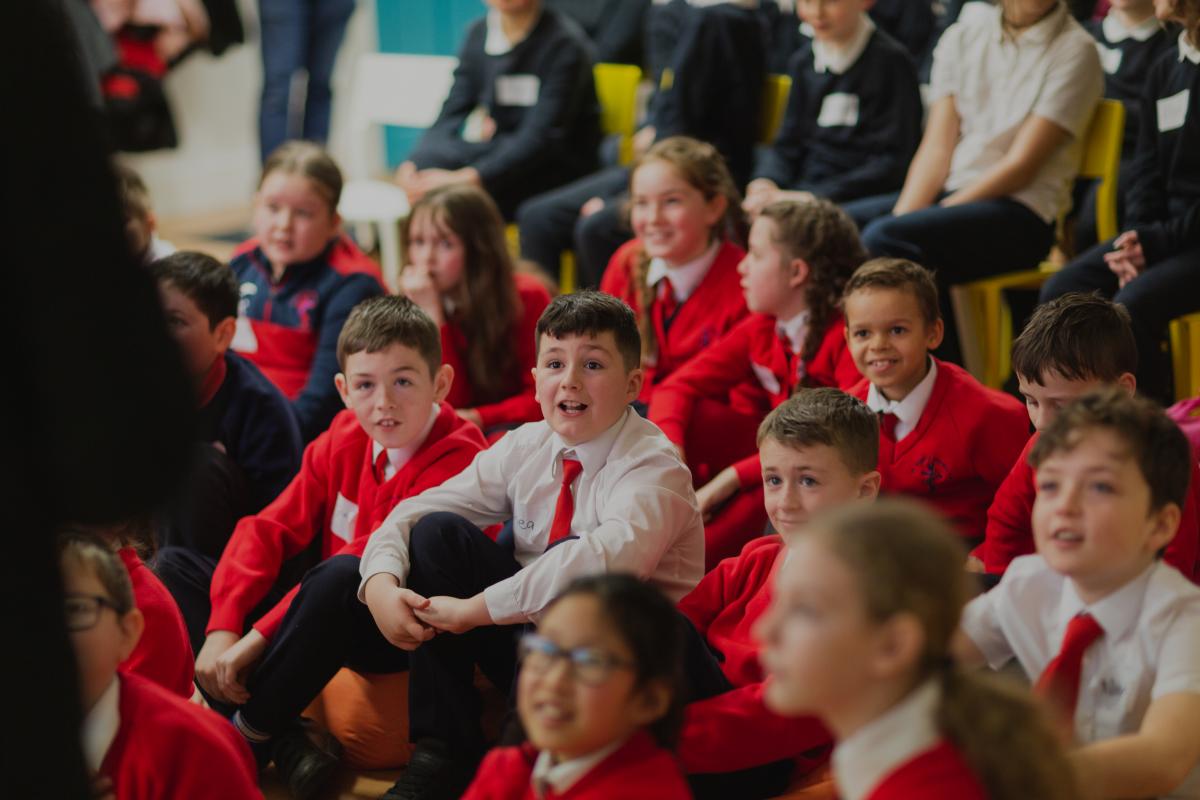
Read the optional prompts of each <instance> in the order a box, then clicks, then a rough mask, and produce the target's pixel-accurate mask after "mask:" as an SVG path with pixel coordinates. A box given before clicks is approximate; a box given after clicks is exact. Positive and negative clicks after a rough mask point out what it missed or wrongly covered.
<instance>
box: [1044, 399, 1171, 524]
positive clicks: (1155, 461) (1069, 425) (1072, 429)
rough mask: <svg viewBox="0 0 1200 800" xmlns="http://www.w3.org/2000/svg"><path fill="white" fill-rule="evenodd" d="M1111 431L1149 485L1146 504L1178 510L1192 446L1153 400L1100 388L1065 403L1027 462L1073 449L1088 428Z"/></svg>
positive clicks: (1152, 507) (1153, 507)
mask: <svg viewBox="0 0 1200 800" xmlns="http://www.w3.org/2000/svg"><path fill="white" fill-rule="evenodd" d="M1096 429H1103V430H1108V431H1112V433H1113V434H1115V435H1116V436H1117V438H1119V439H1120V440H1121V441H1122V442H1124V443H1125V445H1126V447H1128V448H1129V452H1130V454H1131V455H1132V456H1133V457H1134V459H1135V460H1136V461H1137V464H1138V468H1139V469H1140V470H1141V473H1142V477H1143V478H1145V479H1146V484H1147V485H1148V486H1149V487H1150V507H1151V509H1152V510H1157V509H1160V508H1162V507H1163V506H1165V505H1166V504H1167V503H1174V504H1175V505H1177V506H1179V507H1180V508H1183V504H1184V500H1185V498H1186V495H1187V488H1188V481H1189V480H1190V479H1191V477H1192V448H1191V445H1189V444H1188V440H1187V437H1185V436H1184V435H1183V431H1181V430H1179V426H1178V425H1176V424H1175V423H1174V422H1172V421H1171V419H1170V418H1169V417H1168V416H1167V415H1166V414H1164V413H1163V411H1162V409H1161V408H1159V407H1158V406H1157V405H1155V404H1154V403H1153V402H1151V401H1149V400H1147V399H1145V398H1143V397H1136V396H1131V395H1130V394H1129V393H1128V392H1126V391H1124V390H1123V389H1120V388H1117V387H1113V386H1106V387H1104V388H1103V389H1098V390H1096V391H1094V392H1089V393H1088V394H1085V395H1084V396H1083V397H1081V398H1079V399H1078V400H1076V401H1074V402H1073V403H1070V404H1069V405H1066V406H1064V407H1063V408H1062V410H1060V411H1059V412H1058V414H1056V415H1055V417H1054V421H1053V422H1051V423H1050V424H1049V425H1048V426H1047V427H1046V429H1045V430H1044V431H1042V432H1041V434H1040V435H1039V436H1038V440H1037V442H1035V443H1034V445H1033V449H1032V450H1031V451H1030V453H1029V463H1030V465H1031V466H1032V467H1033V468H1034V469H1037V468H1038V467H1040V466H1041V465H1042V464H1043V463H1044V462H1045V461H1046V459H1048V458H1049V457H1050V456H1051V455H1053V454H1055V453H1059V452H1069V451H1070V450H1073V449H1074V448H1075V447H1076V446H1077V445H1078V444H1079V442H1080V440H1081V439H1082V438H1083V437H1084V435H1086V434H1087V433H1088V431H1092V430H1096Z"/></svg>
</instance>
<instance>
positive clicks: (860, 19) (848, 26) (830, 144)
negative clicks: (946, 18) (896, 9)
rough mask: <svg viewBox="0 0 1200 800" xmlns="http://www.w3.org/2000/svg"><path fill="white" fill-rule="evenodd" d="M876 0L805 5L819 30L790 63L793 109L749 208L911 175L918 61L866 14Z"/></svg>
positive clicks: (750, 191) (761, 165)
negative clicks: (906, 173)
mask: <svg viewBox="0 0 1200 800" xmlns="http://www.w3.org/2000/svg"><path fill="white" fill-rule="evenodd" d="M873 4H874V0H838V1H837V2H832V3H801V4H799V6H798V9H797V10H798V11H799V12H800V18H801V19H803V20H804V22H805V23H806V28H807V29H808V31H809V32H810V33H811V36H812V38H811V39H807V38H806V39H805V40H804V43H803V44H802V45H801V47H800V49H799V50H798V51H797V52H796V54H795V55H793V56H792V59H791V61H790V62H789V64H788V76H789V77H790V78H791V79H792V90H791V94H790V95H789V97H788V104H787V111H786V112H785V114H784V118H783V124H782V125H781V127H780V129H779V133H778V135H777V136H776V137H775V141H774V143H773V144H772V146H771V147H769V148H766V149H765V150H763V151H762V153H761V155H760V156H759V161H758V164H757V166H756V168H755V171H754V180H752V181H750V184H749V185H748V186H747V187H746V203H745V209H746V211H747V212H748V213H750V214H757V213H758V212H759V210H761V209H762V208H763V206H765V205H767V204H768V203H772V202H775V201H776V200H785V199H802V198H807V197H811V196H813V195H815V196H817V197H827V198H829V199H830V200H833V201H835V202H839V203H841V202H845V201H847V200H856V199H858V198H862V197H870V196H872V195H878V194H884V193H886V192H894V191H897V190H898V189H899V188H900V187H901V185H902V184H903V183H904V173H905V171H906V170H907V169H908V162H909V161H910V160H911V159H912V156H913V153H914V152H916V149H917V143H918V142H919V141H920V139H921V119H922V116H923V113H924V111H923V109H922V107H921V93H920V90H919V87H918V85H917V68H916V65H915V63H914V60H913V57H912V56H911V55H910V54H909V53H908V52H907V51H906V50H905V49H904V47H903V46H902V45H901V44H900V43H899V42H897V41H896V40H895V39H893V38H892V37H891V36H889V35H888V34H887V33H885V32H883V31H882V30H877V29H876V28H875V23H874V22H872V21H871V18H870V17H869V16H867V10H868V9H869V8H871V7H872V5H873ZM904 5H905V6H906V7H907V6H910V5H914V6H916V5H922V4H920V3H908V2H905V3H904ZM925 6H926V8H925V11H926V13H928V12H929V8H928V4H925ZM900 13H901V14H903V13H904V12H903V11H901V12H900ZM910 13H911V12H910Z"/></svg>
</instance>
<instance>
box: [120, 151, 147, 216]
mask: <svg viewBox="0 0 1200 800" xmlns="http://www.w3.org/2000/svg"><path fill="white" fill-rule="evenodd" d="M113 170H114V171H115V172H116V173H117V192H118V194H119V195H120V197H121V207H122V208H123V209H124V212H125V217H126V219H139V220H145V219H147V218H148V217H149V216H150V191H149V190H148V189H147V188H146V182H145V181H143V180H142V176H141V175H139V174H137V172H136V171H135V170H134V169H133V167H131V166H129V165H128V164H125V163H123V162H120V161H116V162H114V163H113Z"/></svg>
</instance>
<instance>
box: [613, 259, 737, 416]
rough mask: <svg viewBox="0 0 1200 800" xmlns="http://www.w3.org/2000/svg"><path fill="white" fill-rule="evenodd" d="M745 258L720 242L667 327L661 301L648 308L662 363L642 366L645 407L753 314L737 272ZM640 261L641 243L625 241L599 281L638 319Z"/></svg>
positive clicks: (639, 306)
mask: <svg viewBox="0 0 1200 800" xmlns="http://www.w3.org/2000/svg"><path fill="white" fill-rule="evenodd" d="M745 255H746V251H745V250H743V249H742V248H740V247H738V246H737V245H736V244H733V243H731V242H722V243H721V247H720V249H719V250H717V257H716V259H714V260H713V263H712V266H711V267H709V269H708V274H706V275H705V276H704V280H702V281H700V285H699V286H697V287H696V291H695V292H693V293H692V296H691V297H689V298H688V299H687V301H686V302H684V303H683V304H682V305H681V306H679V308H678V309H677V310H676V312H675V316H674V318H673V319H672V320H670V322H669V324H668V323H667V322H666V321H665V320H663V315H662V312H661V309H660V308H659V305H660V304H659V302H658V300H657V299H656V300H655V301H654V303H653V304H652V306H651V308H649V309H647V311H646V313H647V314H649V315H650V319H651V320H653V322H654V332H655V338H656V339H657V340H658V348H657V351H658V359H657V361H656V362H655V363H654V364H643V365H642V367H643V369H644V370H645V374H646V380H645V383H644V384H643V386H642V394H641V397H639V398H638V399H640V400H641V401H642V402H643V403H649V402H650V397H651V395H652V394H653V393H654V390H655V389H656V388H657V386H658V385H659V384H661V383H662V381H663V380H664V379H665V378H666V377H667V376H668V375H670V374H671V373H672V372H674V371H675V370H676V369H678V368H679V367H681V366H683V365H684V363H686V362H687V361H688V359H690V358H691V357H692V356H694V355H696V354H697V353H699V352H700V351H701V350H704V349H705V348H708V347H710V346H712V345H713V344H715V343H716V341H717V340H718V339H720V338H721V337H722V336H723V335H724V334H725V332H726V331H728V330H730V329H731V328H733V326H734V325H736V324H737V323H738V321H739V320H741V319H742V317H745V316H746V314H748V313H749V312H748V311H747V310H746V300H745V298H744V297H743V296H742V286H741V277H740V276H739V275H738V273H737V265H738V262H740V261H741V260H742V258H744V257H745ZM641 257H642V243H641V241H640V240H638V239H633V240H631V241H628V242H626V243H625V244H623V245H621V246H620V248H618V249H617V252H615V253H613V257H612V259H611V260H610V261H609V262H608V268H607V269H605V270H604V277H603V278H602V279H601V280H600V291H602V292H607V293H608V294H611V295H612V296H613V297H618V298H620V299H621V300H624V301H625V302H626V303H628V304H629V307H630V308H632V309H633V311H634V313H635V314H641V311H642V309H641V301H640V300H639V299H638V294H639V290H638V285H637V281H636V280H635V271H636V268H637V263H638V260H639V259H640V258H641Z"/></svg>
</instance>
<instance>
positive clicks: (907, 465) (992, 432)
mask: <svg viewBox="0 0 1200 800" xmlns="http://www.w3.org/2000/svg"><path fill="white" fill-rule="evenodd" d="M937 370H938V372H937V380H935V381H934V384H933V394H932V395H930V397H929V402H928V403H927V404H926V405H925V410H924V411H923V412H922V413H921V419H920V420H919V421H918V422H917V427H916V429H915V430H914V431H912V432H911V433H909V434H908V435H907V436H905V437H904V438H903V439H901V440H900V441H899V442H897V443H896V449H895V456H894V458H893V460H892V463H890V464H884V463H882V461H881V462H880V464H879V472H880V473H881V474H882V475H883V485H882V487H881V488H882V490H883V491H884V492H889V493H892V494H906V495H910V496H913V497H918V498H920V499H922V500H926V501H928V502H929V503H931V504H932V505H934V506H935V507H937V508H938V510H940V511H941V512H942V513H943V514H945V515H946V517H947V518H948V519H949V520H950V521H951V522H953V523H954V524H955V525H956V526H957V527H958V531H959V533H961V534H962V535H963V536H964V537H966V538H968V539H978V538H981V537H982V536H983V532H984V528H985V527H986V524H987V509H988V506H989V505H991V502H992V498H993V497H994V496H995V494H996V490H997V489H998V488H999V487H1000V484H1001V483H1003V481H1004V478H1005V477H1006V476H1007V475H1008V472H1009V470H1011V469H1012V465H1013V463H1014V462H1015V461H1016V460H1017V456H1018V455H1019V454H1020V452H1021V448H1022V447H1024V446H1025V442H1026V441H1028V439H1029V415H1028V413H1027V412H1026V411H1025V407H1024V406H1023V405H1021V403H1020V402H1019V401H1018V400H1017V399H1016V398H1014V397H1012V396H1010V395H1007V394H1004V393H1003V392H998V391H996V390H995V389H989V388H987V387H986V386H983V385H981V384H980V383H979V381H977V380H975V379H974V378H973V377H971V375H970V374H969V373H967V371H966V370H964V369H963V368H962V367H960V366H957V365H955V364H950V363H948V362H945V361H941V360H938V361H937ZM869 386H870V384H869V383H868V382H867V380H866V379H865V378H864V379H863V380H862V381H860V382H859V383H858V384H857V385H856V386H855V387H854V388H853V389H851V390H850V393H851V394H853V395H854V396H855V397H857V398H858V399H859V400H862V401H864V402H865V401H866V399H867V390H868V387H869Z"/></svg>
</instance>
